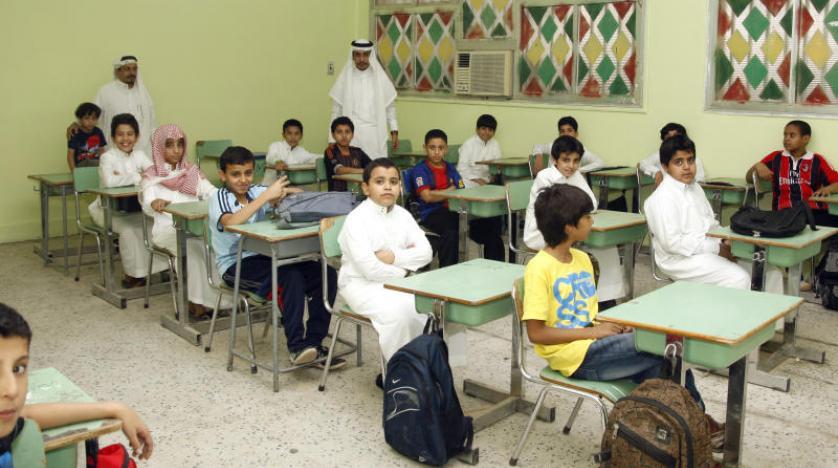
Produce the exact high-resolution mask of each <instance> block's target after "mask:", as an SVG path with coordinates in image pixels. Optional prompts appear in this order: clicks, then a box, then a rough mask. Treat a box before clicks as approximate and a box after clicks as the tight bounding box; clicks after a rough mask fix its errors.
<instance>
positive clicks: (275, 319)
mask: <svg viewBox="0 0 838 468" xmlns="http://www.w3.org/2000/svg"><path fill="white" fill-rule="evenodd" d="M276 246H277V244H275V243H273V244H271V292H272V297H273V300H272V301H271V328H273V333H271V336H273V342H272V343H271V346H272V348H271V352H272V353H273V369H272V372H273V384H274V392H278V391H279V304H278V302H277V301H278V298H277V296H278V294H277V293H276V286H277V285H276V267H277V264H276V255H277V251H276V250H277V249H276ZM251 335H252V332H251ZM253 361H254V362H253V369H256V356H255V354H254V356H253Z"/></svg>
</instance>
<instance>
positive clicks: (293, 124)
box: [282, 119, 334, 133]
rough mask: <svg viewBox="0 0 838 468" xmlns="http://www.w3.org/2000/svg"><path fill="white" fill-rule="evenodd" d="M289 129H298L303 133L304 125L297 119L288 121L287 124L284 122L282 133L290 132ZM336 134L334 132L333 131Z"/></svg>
mask: <svg viewBox="0 0 838 468" xmlns="http://www.w3.org/2000/svg"><path fill="white" fill-rule="evenodd" d="M288 127H297V128H299V129H300V133H303V123H302V122H300V121H299V120H297V119H288V120H286V121H285V122H282V133H285V131H286V130H288ZM332 131H333V132H334V130H332Z"/></svg>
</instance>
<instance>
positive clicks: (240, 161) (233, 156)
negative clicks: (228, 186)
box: [218, 146, 254, 172]
mask: <svg viewBox="0 0 838 468" xmlns="http://www.w3.org/2000/svg"><path fill="white" fill-rule="evenodd" d="M247 163H254V158H253V153H251V152H250V150H249V149H247V148H245V147H244V146H230V147H228V148H227V149H225V150H224V152H223V153H221V158H220V159H219V161H218V167H220V168H221V170H222V171H224V172H227V166H230V165H244V164H247Z"/></svg>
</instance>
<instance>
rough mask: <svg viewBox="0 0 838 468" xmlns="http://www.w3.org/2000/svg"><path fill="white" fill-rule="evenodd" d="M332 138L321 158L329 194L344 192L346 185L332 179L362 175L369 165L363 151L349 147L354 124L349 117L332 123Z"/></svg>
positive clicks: (342, 181) (337, 119)
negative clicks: (346, 175)
mask: <svg viewBox="0 0 838 468" xmlns="http://www.w3.org/2000/svg"><path fill="white" fill-rule="evenodd" d="M331 129H332V138H333V139H334V140H335V142H334V143H329V146H328V147H326V151H324V152H323V157H324V158H325V163H326V182H327V184H328V186H329V191H330V192H346V191H347V190H348V184H347V183H346V181H345V180H334V179H333V178H332V177H334V176H336V175H341V174H363V172H364V168H365V167H367V164H369V163H370V157H369V156H367V153H364V150H362V149H361V148H358V147H356V146H350V143H352V137H353V135H354V133H355V124H353V123H352V120H350V119H349V117H338V118H336V119H335V120H333V121H332V127H331Z"/></svg>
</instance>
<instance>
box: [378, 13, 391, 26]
mask: <svg viewBox="0 0 838 468" xmlns="http://www.w3.org/2000/svg"><path fill="white" fill-rule="evenodd" d="M378 21H379V22H380V23H381V27H382V29H383V28H384V27H385V26H387V23H389V22H390V15H381V16H379V17H378Z"/></svg>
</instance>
